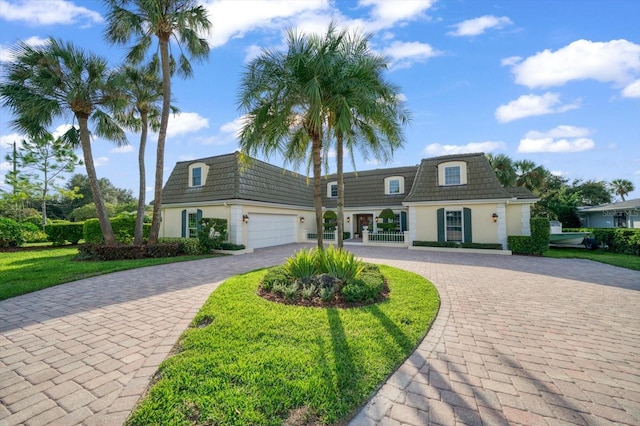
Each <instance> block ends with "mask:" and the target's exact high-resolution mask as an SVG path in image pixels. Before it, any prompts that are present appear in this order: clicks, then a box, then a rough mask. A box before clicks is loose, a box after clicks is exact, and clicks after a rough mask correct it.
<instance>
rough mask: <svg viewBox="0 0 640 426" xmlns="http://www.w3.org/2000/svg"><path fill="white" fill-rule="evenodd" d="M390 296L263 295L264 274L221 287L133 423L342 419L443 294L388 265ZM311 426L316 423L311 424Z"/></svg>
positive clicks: (409, 346) (394, 361)
mask: <svg viewBox="0 0 640 426" xmlns="http://www.w3.org/2000/svg"><path fill="white" fill-rule="evenodd" d="M380 269H381V271H382V272H383V273H384V274H385V276H386V277H387V278H388V281H389V287H390V290H391V293H390V297H389V299H388V300H386V301H384V302H382V303H379V304H376V305H370V306H367V307H361V308H350V309H337V308H308V307H307V308H305V307H299V306H291V305H282V304H278V303H274V302H269V301H266V300H264V299H262V298H260V297H259V296H258V295H257V294H256V290H257V287H258V283H259V281H260V279H261V277H262V276H263V275H264V273H265V270H261V271H256V272H251V273H247V274H243V275H238V276H235V277H233V278H231V279H229V280H227V281H226V282H225V283H223V284H222V285H221V286H220V287H219V288H218V289H217V290H216V291H215V292H214V293H213V294H212V295H211V296H210V297H209V299H208V301H207V302H206V303H205V305H204V306H203V307H202V309H201V310H200V312H199V313H198V314H197V316H196V317H195V319H194V321H193V324H192V327H191V328H189V329H188V330H187V331H185V333H184V334H183V335H182V337H181V338H180V340H179V344H178V348H177V350H176V354H175V355H174V356H172V357H171V358H169V359H167V360H165V362H163V363H162V365H161V366H160V369H159V374H158V377H157V380H156V381H155V384H154V386H153V387H152V388H151V390H150V392H149V394H148V395H147V396H146V397H145V398H144V399H143V400H142V402H141V403H140V405H139V406H138V407H137V408H136V410H134V412H133V413H132V415H131V417H130V418H129V424H132V425H138V424H228V425H281V424H282V423H283V422H284V421H285V420H286V419H287V418H288V417H289V416H290V415H291V413H292V412H295V413H296V416H297V420H298V421H297V422H296V424H307V423H304V422H303V421H302V420H301V418H304V413H306V414H307V415H310V416H311V419H312V420H313V419H315V420H318V421H319V422H321V423H323V424H334V423H336V422H341V421H344V420H345V418H346V417H348V416H349V415H350V414H351V413H353V412H354V411H355V410H356V409H358V408H359V407H360V406H361V405H362V404H363V403H365V402H366V401H367V399H368V398H369V397H370V396H371V394H372V393H373V392H374V391H375V390H376V388H377V387H378V386H379V385H380V384H381V383H382V381H383V380H385V379H386V378H387V377H388V375H389V374H390V373H391V372H393V371H394V369H395V368H397V366H398V365H399V364H400V363H402V362H403V361H404V359H406V357H407V356H408V355H409V354H410V353H411V352H412V351H413V349H414V348H415V347H416V345H417V344H418V342H419V341H420V340H421V339H422V338H423V337H424V335H425V334H426V332H427V330H428V329H429V327H430V325H431V323H432V322H433V320H434V319H435V316H436V313H437V310H438V307H439V298H438V294H437V291H436V289H435V287H434V286H433V285H432V284H431V283H429V282H428V281H426V280H425V279H424V278H422V277H420V276H418V275H415V274H413V273H409V272H406V271H401V270H399V269H395V268H391V267H386V266H381V267H380ZM309 424H311V423H309Z"/></svg>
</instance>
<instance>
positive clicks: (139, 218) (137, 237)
mask: <svg viewBox="0 0 640 426" xmlns="http://www.w3.org/2000/svg"><path fill="white" fill-rule="evenodd" d="M140 121H141V122H142V131H141V132H140V149H139V150H138V170H139V172H140V179H139V181H140V183H139V185H138V211H137V212H136V227H135V230H134V232H133V244H135V245H141V244H142V238H143V232H142V231H143V226H144V205H145V192H146V189H147V182H146V178H145V173H146V170H145V167H144V151H145V149H146V145H147V126H148V124H147V113H146V112H143V113H142V114H140Z"/></svg>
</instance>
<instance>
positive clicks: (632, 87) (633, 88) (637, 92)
mask: <svg viewBox="0 0 640 426" xmlns="http://www.w3.org/2000/svg"><path fill="white" fill-rule="evenodd" d="M622 96H624V97H625V98H640V79H638V80H636V81H634V82H633V83H631V84H629V85H628V86H627V87H625V88H624V89H623V90H622Z"/></svg>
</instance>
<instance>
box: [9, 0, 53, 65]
mask: <svg viewBox="0 0 640 426" xmlns="http://www.w3.org/2000/svg"><path fill="white" fill-rule="evenodd" d="M1 1H2V0H0V2H1ZM23 41H24V42H25V43H26V44H28V45H29V46H32V47H37V46H42V45H44V44H46V43H47V39H44V38H40V37H35V36H34V37H29V38H28V39H26V40H23ZM14 53H15V52H14V51H13V48H12V47H5V46H3V45H1V44H0V62H11V61H13V60H14V59H15V54H14Z"/></svg>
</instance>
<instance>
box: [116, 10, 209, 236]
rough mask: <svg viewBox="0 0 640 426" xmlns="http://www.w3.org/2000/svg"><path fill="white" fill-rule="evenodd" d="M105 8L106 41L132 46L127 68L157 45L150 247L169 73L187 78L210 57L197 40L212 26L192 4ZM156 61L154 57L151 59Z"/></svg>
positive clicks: (157, 224) (167, 107) (158, 204)
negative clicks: (176, 50)
mask: <svg viewBox="0 0 640 426" xmlns="http://www.w3.org/2000/svg"><path fill="white" fill-rule="evenodd" d="M105 3H106V4H107V6H108V7H109V12H108V13H107V27H106V30H105V38H106V39H107V40H108V41H110V42H111V43H116V44H127V43H129V41H131V40H133V45H132V46H131V48H130V49H129V52H128V54H127V61H128V62H130V63H133V64H139V63H141V62H142V61H143V60H144V58H145V56H146V53H147V51H148V50H149V48H150V47H151V44H152V43H153V39H154V38H157V40H158V44H159V50H160V60H159V63H160V66H161V67H160V68H161V71H162V72H161V74H162V115H161V118H160V129H159V132H158V145H157V152H156V173H155V184H154V202H153V219H152V221H151V232H150V233H149V244H155V243H156V242H157V241H158V233H159V231H160V207H161V205H162V184H163V172H164V147H165V142H166V138H167V127H168V125H169V112H170V110H171V74H172V68H175V69H176V70H177V71H178V74H179V75H180V76H182V77H191V76H192V75H193V69H192V68H191V63H190V62H189V59H195V60H205V59H207V58H208V57H209V44H208V43H207V41H206V40H205V39H204V38H202V37H201V35H206V34H208V32H209V30H210V28H211V22H210V21H209V18H208V17H207V10H206V9H205V8H204V7H203V6H201V5H197V3H196V1H195V0H105ZM172 38H173V39H174V40H175V42H176V43H177V44H178V45H179V46H180V56H179V57H178V60H177V61H176V60H175V59H174V58H173V56H172V55H171V53H170V51H169V47H170V46H169V42H170V41H171V39H172ZM185 53H186V54H187V55H188V56H189V58H188V57H187V55H185ZM156 55H157V53H156V54H155V55H154V56H156ZM156 59H157V56H156Z"/></svg>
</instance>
